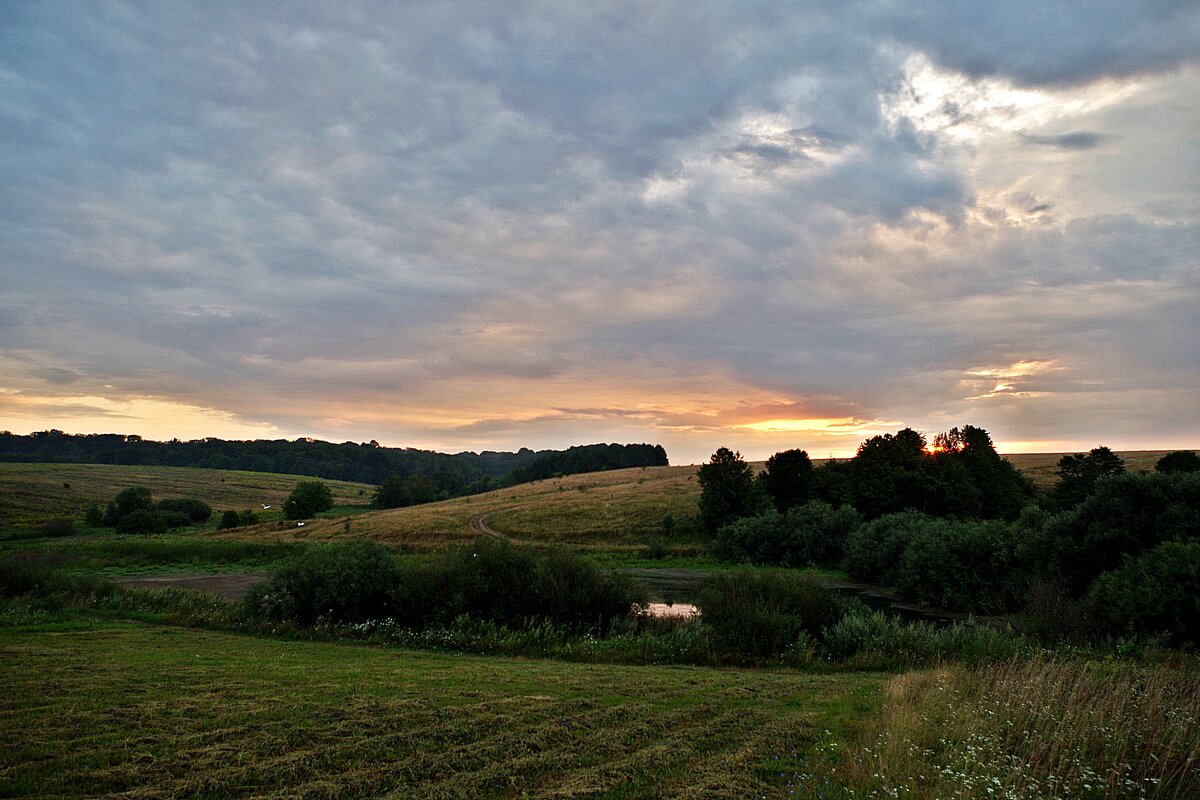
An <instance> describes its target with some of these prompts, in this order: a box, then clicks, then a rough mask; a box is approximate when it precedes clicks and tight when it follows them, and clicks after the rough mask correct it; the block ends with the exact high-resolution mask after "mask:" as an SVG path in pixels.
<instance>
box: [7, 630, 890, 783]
mask: <svg viewBox="0 0 1200 800" xmlns="http://www.w3.org/2000/svg"><path fill="white" fill-rule="evenodd" d="M0 670H2V671H3V674H4V676H5V678H4V680H3V681H2V682H0V740H2V741H3V742H4V747H3V748H0V796H5V797H9V796H36V797H43V798H57V797H63V798H66V797H72V798H74V797H101V796H116V795H121V796H128V797H138V798H157V797H162V798H179V797H248V796H254V797H314V798H315V797H321V798H354V797H372V798H374V797H397V798H454V799H456V800H461V799H462V798H476V797H556V798H568V797H588V798H634V797H639V798H640V797H647V798H649V797H677V798H738V800H744V799H745V798H752V797H763V796H766V797H782V796H786V795H787V792H786V787H785V781H784V780H781V779H780V778H779V773H778V771H777V768H778V764H779V761H778V760H777V758H788V757H789V755H790V754H791V753H794V752H798V751H803V750H804V749H806V748H807V747H808V746H810V745H811V744H812V743H813V742H814V741H816V739H817V738H818V737H819V736H821V735H824V734H825V733H827V730H826V729H827V728H828V727H829V726H831V725H835V723H834V722H832V721H831V720H834V719H847V718H856V717H858V716H862V715H869V714H870V713H871V711H872V710H873V709H874V708H875V707H876V706H877V705H878V702H879V697H880V696H881V691H880V689H881V687H882V685H883V683H884V681H885V678H884V677H883V676H880V675H877V674H873V673H872V674H865V673H856V674H841V675H830V674H825V675H813V674H800V673H791V672H764V671H733V670H714V669H703V668H687V667H624V666H603V665H581V664H570V663H562V662H554V661H525V660H517V659H502V658H484V657H472V656H457V655H448V654H437V653H428V652H408V651H397V650H390V649H382V648H373V647H366V646H358V645H351V644H341V643H338V644H322V643H312V642H289V641H281V640H274V639H263V638H255V637H250V636H238V635H230V634H223V633H215V632H203V631H195V630H188V629H183V628H168V627H155V626H142V625H120V624H115V623H110V626H109V627H107V628H101V629H87V630H60V631H57V632H46V631H37V630H35V629H31V628H25V629H22V628H7V629H6V628H0Z"/></svg>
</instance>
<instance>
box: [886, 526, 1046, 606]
mask: <svg viewBox="0 0 1200 800" xmlns="http://www.w3.org/2000/svg"><path fill="white" fill-rule="evenodd" d="M1016 551H1017V543H1016V535H1015V533H1014V530H1013V528H1012V527H1011V526H1010V525H1008V524H1007V523H1004V522H958V521H952V520H934V519H931V520H928V521H927V522H926V524H925V525H924V526H922V528H921V529H919V530H917V531H915V532H914V533H913V534H912V535H911V537H910V538H909V539H908V542H907V544H906V546H905V548H904V552H903V553H902V554H901V556H900V562H899V565H898V569H897V570H896V576H895V580H894V582H893V584H892V585H893V586H894V587H895V589H896V591H897V593H898V594H900V596H901V597H904V598H905V599H907V600H915V601H917V602H919V603H927V604H931V605H936V606H942V607H943V608H954V609H958V610H963V611H978V612H984V613H998V612H1003V611H1008V610H1011V609H1013V608H1015V607H1016V606H1017V605H1018V602H1019V600H1020V599H1021V598H1023V597H1024V595H1025V590H1026V588H1027V587H1028V582H1029V577H1028V574H1027V572H1026V570H1025V569H1024V568H1023V565H1022V564H1021V563H1020V561H1019V559H1018V557H1017V555H1016Z"/></svg>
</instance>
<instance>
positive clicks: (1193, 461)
mask: <svg viewBox="0 0 1200 800" xmlns="http://www.w3.org/2000/svg"><path fill="white" fill-rule="evenodd" d="M1154 469H1155V471H1157V472H1200V456H1198V455H1196V454H1195V453H1194V452H1193V451H1191V450H1176V451H1175V452H1174V453H1167V454H1166V455H1165V456H1163V457H1162V458H1160V459H1159V460H1158V463H1157V464H1155V465H1154Z"/></svg>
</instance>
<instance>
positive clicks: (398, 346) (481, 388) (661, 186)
mask: <svg viewBox="0 0 1200 800" xmlns="http://www.w3.org/2000/svg"><path fill="white" fill-rule="evenodd" d="M0 186H2V187H3V188H0V430H10V431H12V432H14V433H28V432H31V431H36V430H45V429H49V428H57V429H60V430H64V431H67V432H71V433H89V432H117V433H131V434H139V435H142V436H145V437H147V438H156V439H167V438H172V437H178V438H182V439H189V438H200V437H204V436H217V437H221V438H246V439H256V438H268V439H276V438H289V439H290V438H296V437H300V436H311V437H315V438H320V439H325V440H329V441H335V442H340V441H369V440H377V441H379V442H380V443H382V444H385V445H390V446H403V447H419V448H426V449H435V450H441V451H445V452H458V451H462V450H475V451H479V450H485V449H491V450H510V449H516V448H519V447H522V446H525V447H532V448H535V449H540V448H562V447H567V446H570V445H574V444H586V443H593V442H654V443H661V444H662V445H663V446H664V447H666V449H667V452H668V454H669V456H670V457H671V460H672V463H699V462H702V461H704V460H706V459H707V457H708V456H709V455H710V454H711V453H712V451H713V450H715V449H716V448H717V447H719V446H727V447H730V448H731V449H735V450H739V451H740V452H742V453H743V454H744V455H746V456H747V457H750V458H765V457H766V456H768V455H770V454H771V453H773V452H776V451H778V450H783V449H788V448H794V447H802V448H805V449H807V450H808V451H809V453H810V454H811V455H812V456H813V457H824V456H827V455H830V454H833V455H849V454H852V453H853V452H854V450H855V449H856V447H857V445H858V444H859V443H860V442H861V441H862V440H863V439H865V438H867V437H869V436H872V435H875V434H878V433H883V432H894V431H896V430H899V429H900V428H903V427H914V428H916V429H918V430H921V431H923V432H925V433H927V434H929V435H930V436H932V434H933V433H936V432H938V431H943V430H947V429H949V428H951V427H953V426H956V425H957V426H961V425H964V424H972V425H976V426H980V427H984V428H986V429H987V430H988V431H989V432H990V433H991V434H992V437H993V439H994V440H995V441H996V442H997V444H998V446H999V449H1000V450H1001V451H1002V452H1039V451H1040V452H1058V451H1076V450H1086V449H1089V448H1091V447H1095V446H1097V445H1100V444H1104V445H1108V446H1110V447H1113V448H1114V449H1174V448H1179V447H1193V448H1194V447H1200V344H1198V343H1200V311H1198V309H1200V4H1198V3H1195V2H1188V1H1186V0H1180V1H1179V2H1154V1H1153V0H1150V1H1148V2H1138V3H1130V2H1128V0H1094V2H1089V3H1076V2H1070V3H1055V2H1047V0H1037V2H1032V0H1031V1H1029V2H1026V0H1014V1H1013V2H1005V3H996V2H994V0H988V2H975V1H973V0H961V1H955V2H951V0H946V1H945V2H890V1H886V2H885V1H883V0H879V1H869V2H854V1H853V0H848V1H845V2H843V1H842V0H837V1H836V2H834V1H832V0H830V1H829V2H799V3H798V2H795V1H794V0H780V1H779V2H773V1H771V0H767V1H765V2H739V3H729V2H705V0H687V2H679V3H671V2H653V3H647V2H596V1H595V0H588V1H587V2H571V1H570V0H554V1H553V2H545V3H536V2H532V3H521V2H514V3H494V2H480V3H469V2H454V3H417V2H414V3H356V2H340V3H287V4H274V3H242V2H218V1H216V0H204V2H196V3H185V2H172V3H134V2H128V3H126V2H101V1H100V0H96V2H74V3H59V2H38V3H4V4H0Z"/></svg>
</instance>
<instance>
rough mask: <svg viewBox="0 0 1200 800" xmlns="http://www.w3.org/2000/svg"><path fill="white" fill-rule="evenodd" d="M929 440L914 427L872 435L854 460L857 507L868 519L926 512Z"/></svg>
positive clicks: (928, 495)
mask: <svg viewBox="0 0 1200 800" xmlns="http://www.w3.org/2000/svg"><path fill="white" fill-rule="evenodd" d="M929 458H930V456H929V453H927V452H926V451H925V437H924V436H922V435H921V434H920V433H918V432H916V431H915V430H913V429H912V428H905V429H904V430H902V431H899V432H898V433H896V435H895V436H893V435H892V434H890V433H885V434H883V435H882V436H872V437H871V438H870V439H867V440H866V441H865V442H863V443H862V444H861V445H859V447H858V453H857V454H855V456H854V458H853V459H852V460H851V462H850V464H851V487H852V488H851V491H852V494H853V498H854V507H855V508H857V509H858V510H859V511H860V512H861V513H862V514H863V515H864V516H865V517H867V518H868V519H874V518H875V517H879V516H882V515H884V514H890V513H893V512H896V511H903V510H905V509H910V508H911V509H916V510H918V511H926V510H928V506H929V499H930V496H931V494H932V491H931V490H932V488H933V487H932V483H933V481H932V476H931V475H930V474H929V471H928V470H927V469H926V466H927V464H928V462H929Z"/></svg>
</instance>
